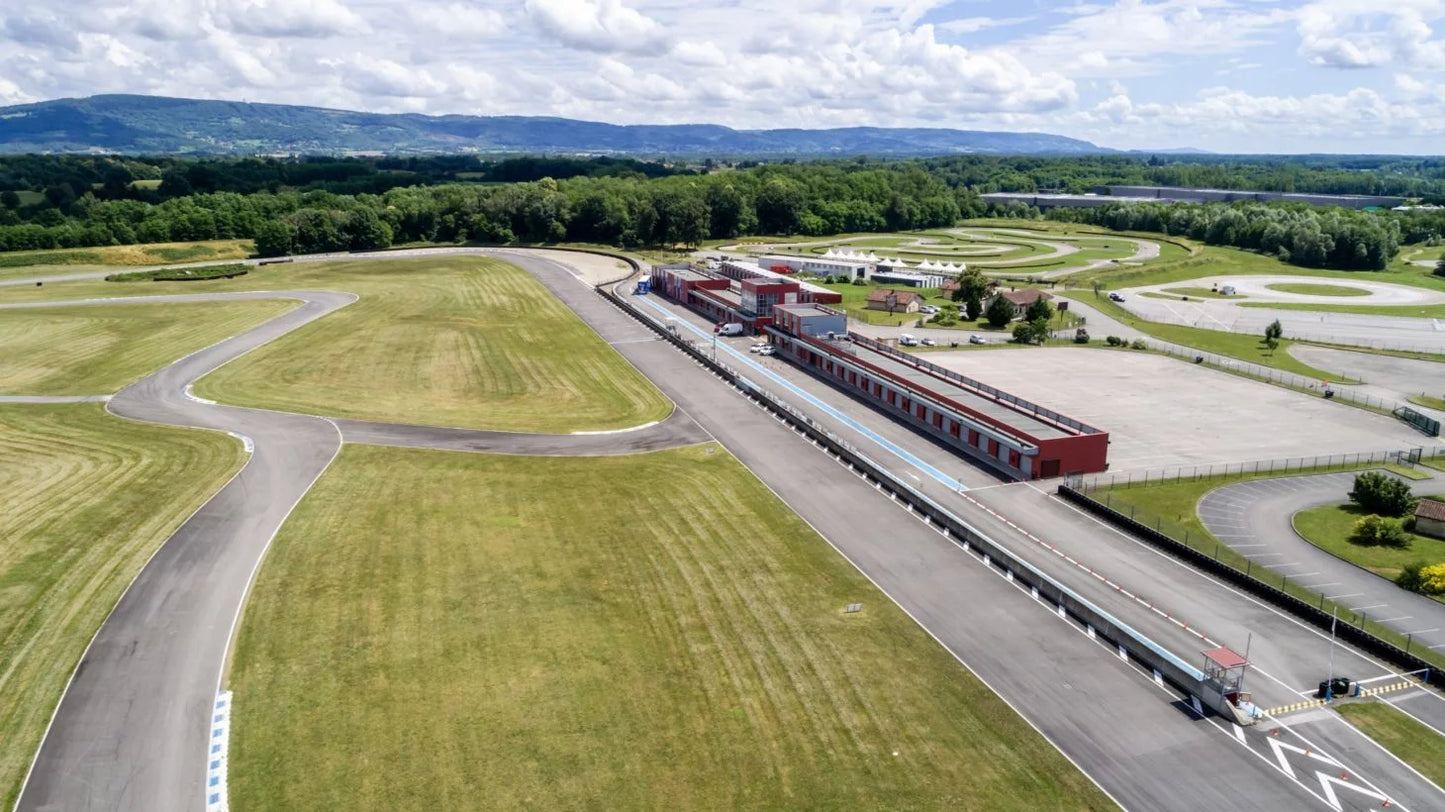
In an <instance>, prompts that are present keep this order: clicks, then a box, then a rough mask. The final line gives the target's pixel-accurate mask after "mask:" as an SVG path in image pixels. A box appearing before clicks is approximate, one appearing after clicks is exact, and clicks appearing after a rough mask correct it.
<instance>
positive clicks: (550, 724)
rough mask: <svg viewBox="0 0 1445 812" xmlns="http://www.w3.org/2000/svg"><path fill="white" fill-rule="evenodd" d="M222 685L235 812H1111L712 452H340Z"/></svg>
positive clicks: (267, 580)
mask: <svg viewBox="0 0 1445 812" xmlns="http://www.w3.org/2000/svg"><path fill="white" fill-rule="evenodd" d="M708 451H712V452H713V453H708ZM339 540H344V543H338V541H339ZM855 602H856V603H861V604H862V605H863V610H862V611H861V612H858V613H856V614H846V613H844V611H843V609H844V607H845V606H846V605H847V604H849V603H855ZM229 684H230V686H231V687H232V689H233V691H234V692H235V716H234V720H235V722H234V725H235V726H234V730H233V734H232V750H231V764H230V791H231V797H232V798H233V799H234V802H235V803H236V805H237V806H238V808H239V807H246V808H256V809H457V808H473V807H478V806H486V807H490V808H496V809H515V808H527V807H531V808H541V809H576V808H595V809H639V808H643V809H646V808H654V809H655V808H668V809H697V808H707V809H718V808H730V809H735V808H755V809H756V808H797V807H810V808H822V809H830V808H831V809H841V808H857V809H871V808H885V807H886V808H896V809H906V808H952V809H983V808H1005V807H1007V808H1049V809H1063V808H1067V809H1084V808H1098V809H1103V808H1106V807H1110V806H1111V804H1110V803H1109V801H1108V800H1107V799H1106V798H1105V797H1104V796H1103V795H1102V794H1100V793H1099V791H1098V790H1097V789H1095V788H1094V787H1093V785H1092V784H1090V783H1089V781H1088V780H1087V779H1086V778H1085V777H1084V776H1083V775H1082V774H1081V773H1079V772H1078V771H1077V770H1075V768H1073V767H1072V766H1071V765H1070V764H1069V763H1068V762H1067V761H1066V760H1065V759H1064V758H1063V757H1062V756H1061V755H1060V754H1059V753H1058V752H1057V751H1056V750H1055V749H1054V748H1053V747H1052V746H1051V745H1049V744H1048V743H1047V742H1046V741H1045V740H1044V739H1042V738H1041V737H1040V736H1039V735H1037V734H1036V733H1035V732H1034V731H1033V730H1031V729H1030V728H1029V727H1028V725H1027V724H1026V723H1025V722H1024V721H1023V720H1022V719H1020V718H1019V717H1018V716H1016V715H1015V714H1014V713H1013V712H1012V711H1011V710H1009V709H1008V707H1007V706H1006V705H1004V704H1003V702H1002V701H1000V700H999V699H998V697H997V696H995V695H994V694H993V693H991V692H990V691H989V690H988V689H987V688H985V687H984V686H983V685H982V684H981V683H980V682H979V681H978V680H977V679H976V678H975V677H973V676H972V674H971V673H970V672H968V671H967V670H966V669H964V668H963V667H961V666H960V665H959V664H958V662H957V661H956V660H954V659H953V657H952V656H950V655H949V654H948V652H947V651H945V650H944V649H943V648H942V647H941V646H939V645H938V644H937V643H935V642H934V641H933V640H932V639H931V638H930V637H929V636H928V635H927V634H925V633H924V632H923V630H922V629H920V628H918V627H917V626H916V625H915V624H914V623H913V622H912V621H911V620H909V618H908V617H907V616H906V615H905V614H904V613H903V612H902V611H900V610H899V609H898V608H897V607H895V606H894V605H893V604H892V603H891V602H890V601H889V600H888V599H887V598H886V597H884V596H883V595H882V594H881V593H879V592H878V591H877V589H875V588H874V587H873V586H871V585H870V584H869V582H868V581H867V580H866V579H865V578H863V577H862V576H861V575H860V574H859V573H858V572H857V571H856V570H854V569H853V568H852V567H851V566H849V565H848V564H847V563H846V562H845V561H844V560H843V559H842V558H841V557H840V556H839V555H837V553H836V552H834V550H833V549H832V548H831V547H829V546H828V545H827V544H826V543H825V542H824V541H823V540H822V539H820V538H819V537H818V536H817V535H815V534H814V533H813V532H812V531H811V530H810V529H809V528H808V527H807V525H805V524H804V523H803V521H802V520H801V519H799V518H798V517H797V516H796V515H794V514H793V513H792V512H791V511H789V510H788V508H787V506H786V505H784V504H783V503H782V502H781V501H779V500H778V499H777V498H776V497H775V496H773V495H772V494H771V493H770V492H769V491H768V490H767V488H766V487H765V486H764V485H763V484H762V483H761V482H759V481H758V480H756V479H755V478H753V476H752V475H751V474H749V473H748V472H747V471H746V470H745V469H744V468H743V467H742V466H741V465H739V464H738V463H737V462H736V461H735V460H734V459H733V458H732V457H730V456H729V455H727V454H726V453H724V452H722V451H721V450H720V449H717V448H716V447H715V446H707V447H693V448H688V449H680V450H674V451H665V452H657V453H653V454H646V455H638V456H630V457H612V458H590V459H579V458H522V457H502V456H493V455H481V454H464V453H448V452H433V451H416V450H405V449H388V448H380V447H371V446H357V445H349V446H347V447H346V448H345V449H344V450H343V451H342V453H341V456H340V458H339V459H338V460H337V461H336V463H335V464H334V465H333V466H332V467H331V469H330V470H329V471H328V472H327V474H326V475H325V476H324V477H323V478H322V479H321V481H320V482H319V483H318V484H317V486H316V487H315V488H314V489H313V490H312V492H311V493H310V494H309V495H308V496H307V497H306V499H305V500H304V501H303V502H302V504H301V505H300V506H299V507H298V509H297V510H296V512H295V514H293V515H292V517H291V519H290V520H289V521H288V522H287V524H286V526H285V527H284V528H282V530H281V533H280V534H279V535H278V537H277V539H276V542H275V545H274V547H273V548H272V550H271V552H270V554H269V556H268V557H267V559H266V562H265V565H264V566H263V567H262V569H261V572H260V575H259V578H258V581H257V583H256V587H255V590H254V592H253V593H252V596H251V599H250V603H249V605H248V606H247V609H246V613H245V617H244V620H243V623H242V625H241V630H240V638H239V641H238V645H237V649H236V655H235V660H234V664H233V671H232V676H231V678H230V683H229Z"/></svg>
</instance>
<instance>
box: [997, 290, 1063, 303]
mask: <svg viewBox="0 0 1445 812" xmlns="http://www.w3.org/2000/svg"><path fill="white" fill-rule="evenodd" d="M999 295H1000V296H1002V297H1004V298H1005V299H1008V300H1009V301H1010V302H1012V303H1014V304H1016V305H1019V306H1020V307H1028V306H1029V305H1031V304H1033V303H1034V302H1036V301H1038V300H1039V299H1052V298H1054V297H1053V294H1051V293H1049V292H1047V291H1043V290H1039V289H1038V288H1024V289H1023V290H1010V291H1004V292H1002V293H1000V294H999Z"/></svg>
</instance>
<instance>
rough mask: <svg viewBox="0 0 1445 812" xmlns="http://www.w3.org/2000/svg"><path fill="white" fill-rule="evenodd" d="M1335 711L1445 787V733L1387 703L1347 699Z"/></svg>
mask: <svg viewBox="0 0 1445 812" xmlns="http://www.w3.org/2000/svg"><path fill="white" fill-rule="evenodd" d="M1336 710H1338V711H1339V712H1340V715H1341V716H1343V717H1345V718H1346V719H1348V720H1349V721H1350V723H1351V724H1353V725H1354V726H1355V727H1358V728H1359V729H1360V730H1362V731H1364V733H1365V735H1367V736H1369V737H1370V738H1372V739H1374V740H1375V741H1377V742H1379V743H1380V745H1381V746H1383V747H1384V748H1385V749H1386V750H1389V751H1390V752H1391V753H1394V754H1395V755H1396V756H1397V757H1399V759H1400V760H1401V761H1403V762H1405V763H1406V764H1409V765H1410V766H1411V767H1414V768H1415V769H1416V770H1418V771H1419V772H1420V774H1421V775H1423V776H1425V777H1426V778H1428V779H1430V780H1431V781H1434V782H1435V783H1436V784H1437V785H1441V786H1445V736H1441V735H1440V734H1439V733H1438V732H1437V731H1436V730H1435V729H1434V728H1432V727H1429V726H1428V725H1423V724H1421V723H1419V722H1417V721H1415V720H1414V719H1411V718H1410V717H1409V716H1406V715H1405V714H1404V713H1401V712H1400V710H1399V709H1398V708H1395V707H1393V706H1391V705H1390V704H1388V703H1386V702H1378V701H1377V702H1348V703H1344V704H1339V706H1338V707H1337V708H1336Z"/></svg>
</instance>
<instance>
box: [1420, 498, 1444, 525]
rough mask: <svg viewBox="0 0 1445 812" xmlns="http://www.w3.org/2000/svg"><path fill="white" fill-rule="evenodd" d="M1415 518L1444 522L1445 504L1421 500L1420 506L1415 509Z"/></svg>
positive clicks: (1431, 500)
mask: <svg viewBox="0 0 1445 812" xmlns="http://www.w3.org/2000/svg"><path fill="white" fill-rule="evenodd" d="M1415 518H1417V519H1434V520H1435V521H1437V522H1445V502H1441V501H1440V500H1438V499H1421V500H1420V504H1419V505H1418V506H1416V507H1415Z"/></svg>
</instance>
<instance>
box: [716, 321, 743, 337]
mask: <svg viewBox="0 0 1445 812" xmlns="http://www.w3.org/2000/svg"><path fill="white" fill-rule="evenodd" d="M717 334H718V335H720V336H740V335H742V334H743V325H742V322H737V321H731V322H728V323H727V324H719V325H718V327H717Z"/></svg>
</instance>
